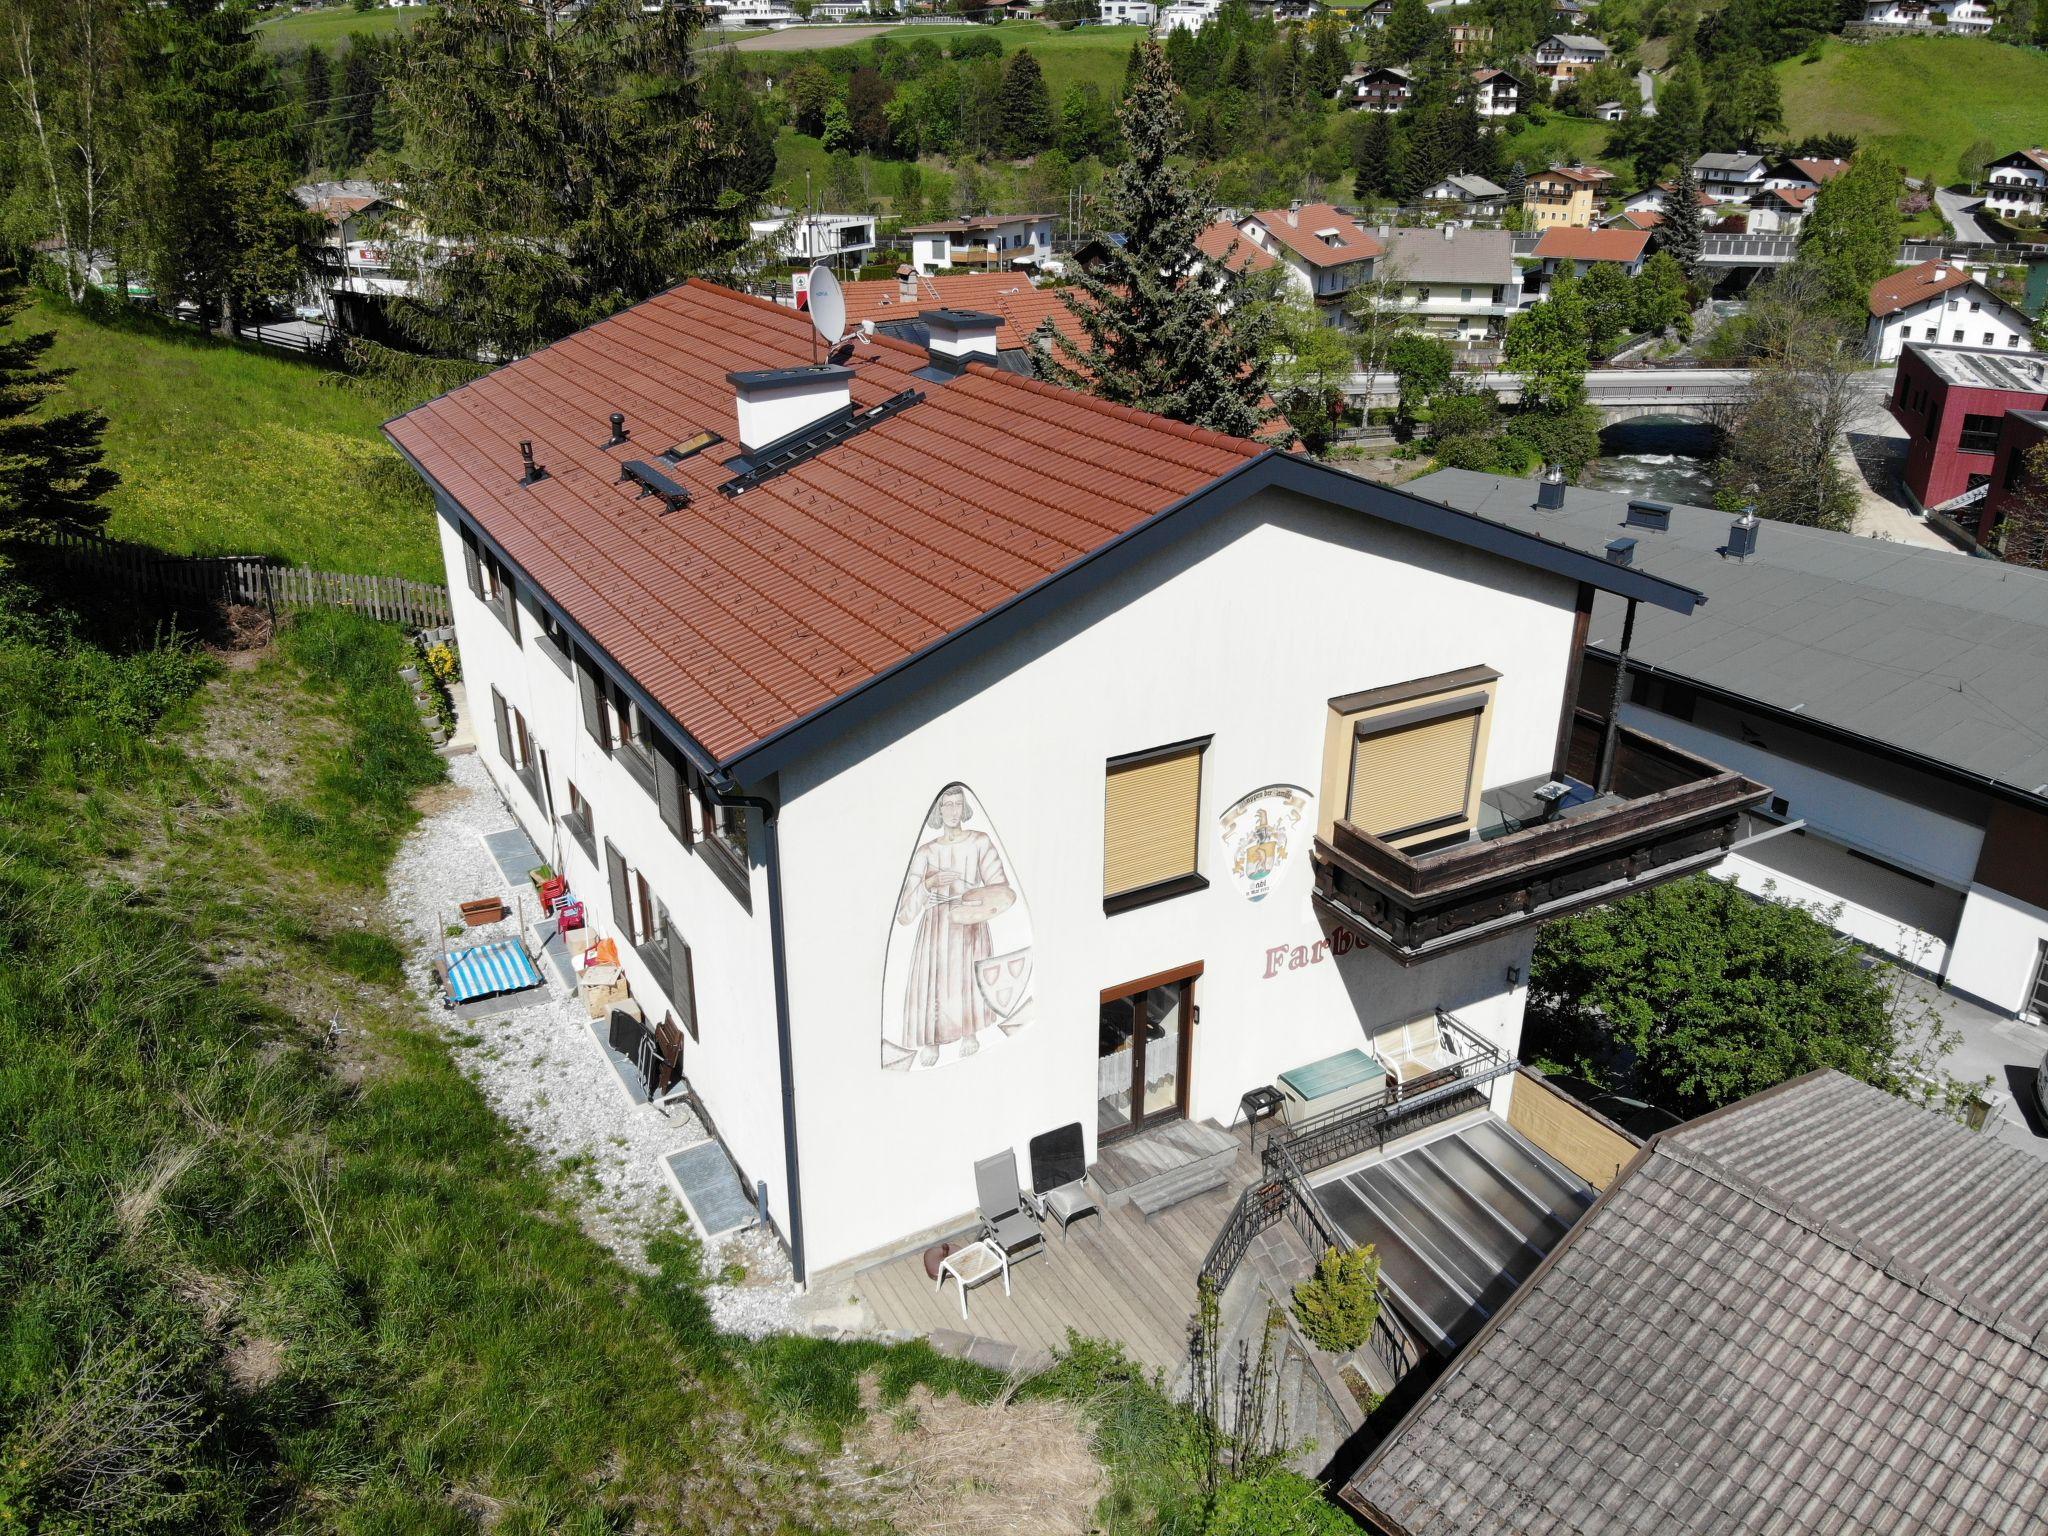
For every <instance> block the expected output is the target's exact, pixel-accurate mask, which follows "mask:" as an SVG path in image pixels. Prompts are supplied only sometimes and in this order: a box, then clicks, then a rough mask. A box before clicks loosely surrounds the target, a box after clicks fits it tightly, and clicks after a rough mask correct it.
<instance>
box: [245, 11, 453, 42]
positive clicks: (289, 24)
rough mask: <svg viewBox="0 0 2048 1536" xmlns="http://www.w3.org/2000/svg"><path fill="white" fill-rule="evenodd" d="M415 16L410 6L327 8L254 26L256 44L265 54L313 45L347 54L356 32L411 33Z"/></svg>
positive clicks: (281, 17) (298, 13)
mask: <svg viewBox="0 0 2048 1536" xmlns="http://www.w3.org/2000/svg"><path fill="white" fill-rule="evenodd" d="M414 14H415V9H414V8H413V7H407V8H406V9H404V10H393V9H392V8H391V7H389V6H382V5H380V6H378V7H377V9H376V10H374V11H359V10H357V9H356V8H355V7H354V6H352V5H329V6H323V7H321V8H320V9H319V10H317V11H299V12H294V13H287V14H286V15H283V16H278V17H274V18H272V19H271V20H269V21H261V22H258V23H257V24H256V45H257V46H258V47H259V48H262V49H263V50H264V51H265V52H268V53H296V52H297V51H298V50H300V49H302V48H311V47H313V46H315V45H316V44H317V45H318V46H320V47H322V48H325V49H326V50H327V51H328V52H329V53H346V52H348V45H349V40H350V39H351V38H353V37H355V36H356V35H357V34H359V33H380V32H410V31H411V30H412V22H413V16H414Z"/></svg>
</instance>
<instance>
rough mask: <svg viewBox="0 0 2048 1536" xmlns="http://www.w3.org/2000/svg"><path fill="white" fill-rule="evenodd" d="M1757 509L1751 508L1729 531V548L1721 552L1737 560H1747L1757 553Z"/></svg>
mask: <svg viewBox="0 0 2048 1536" xmlns="http://www.w3.org/2000/svg"><path fill="white" fill-rule="evenodd" d="M1756 523H1757V518H1756V508H1754V507H1751V508H1750V509H1749V510H1748V511H1747V512H1745V513H1743V514H1742V516H1740V517H1738V518H1737V519H1735V522H1734V523H1733V525H1732V526H1730V528H1729V529H1728V547H1727V548H1726V549H1724V550H1722V551H1721V553H1722V554H1724V555H1729V556H1732V557H1733V558H1735V559H1737V560H1747V559H1748V558H1749V557H1750V556H1751V555H1753V554H1755V553H1756Z"/></svg>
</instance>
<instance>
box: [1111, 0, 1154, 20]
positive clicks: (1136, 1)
mask: <svg viewBox="0 0 2048 1536" xmlns="http://www.w3.org/2000/svg"><path fill="white" fill-rule="evenodd" d="M1098 9H1099V10H1100V12H1101V16H1102V20H1103V21H1105V22H1107V23H1108V24H1109V25H1111V26H1122V27H1149V26H1151V25H1152V24H1153V23H1154V22H1156V21H1157V20H1159V7H1158V6H1156V5H1153V4H1151V3H1150V0H1100V4H1099V6H1098Z"/></svg>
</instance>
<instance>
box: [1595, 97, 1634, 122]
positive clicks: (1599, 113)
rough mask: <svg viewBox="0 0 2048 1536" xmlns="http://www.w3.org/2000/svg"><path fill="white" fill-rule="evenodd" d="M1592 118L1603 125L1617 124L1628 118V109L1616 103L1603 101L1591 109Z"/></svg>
mask: <svg viewBox="0 0 2048 1536" xmlns="http://www.w3.org/2000/svg"><path fill="white" fill-rule="evenodd" d="M1593 116H1594V117H1596V118H1598V119H1599V120H1600V121H1601V122H1603V123H1618V122H1620V121H1621V120H1622V119H1623V118H1625V117H1627V116H1628V108H1627V107H1624V106H1623V105H1622V104H1621V103H1620V102H1618V101H1603V102H1601V103H1599V104H1598V105H1597V106H1595V107H1594V108H1593Z"/></svg>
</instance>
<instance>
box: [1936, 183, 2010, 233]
mask: <svg viewBox="0 0 2048 1536" xmlns="http://www.w3.org/2000/svg"><path fill="white" fill-rule="evenodd" d="M1983 202H1984V199H1983V198H1981V197H1977V196H1975V195H1974V194H1972V193H1968V192H1951V191H1949V190H1948V188H1946V187H1936V188H1935V189H1934V205H1935V207H1937V208H1939V209H1940V210H1941V216H1942V217H1943V218H1944V219H1947V220H1948V222H1949V225H1950V227H1951V228H1953V229H1954V230H1955V232H1956V242H1957V244H1959V245H1996V244H1998V239H1997V237H1996V236H1995V235H1991V234H1987V233H1986V232H1985V230H1984V227H1983V226H1982V225H1981V224H1979V223H1978V222H1977V220H1976V217H1975V215H1974V210H1975V209H1976V208H1978V207H1980V206H1981V205H1982V204H1983Z"/></svg>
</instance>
